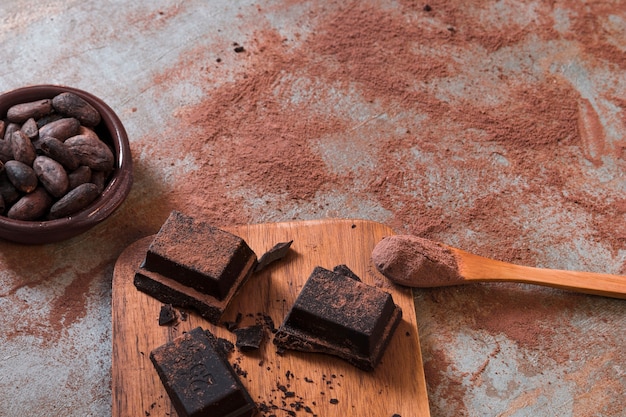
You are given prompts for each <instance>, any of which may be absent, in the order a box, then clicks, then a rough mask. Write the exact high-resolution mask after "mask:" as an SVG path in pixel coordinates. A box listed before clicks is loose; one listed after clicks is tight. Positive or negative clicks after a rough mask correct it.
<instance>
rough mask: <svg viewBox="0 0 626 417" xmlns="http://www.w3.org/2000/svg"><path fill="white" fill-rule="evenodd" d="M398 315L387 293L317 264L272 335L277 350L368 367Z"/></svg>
mask: <svg viewBox="0 0 626 417" xmlns="http://www.w3.org/2000/svg"><path fill="white" fill-rule="evenodd" d="M401 318H402V311H401V309H400V307H398V306H397V305H395V304H394V302H393V299H392V297H391V295H390V294H388V293H387V292H385V291H383V290H381V289H379V288H376V287H373V286H370V285H367V284H365V283H363V282H360V281H357V280H355V279H352V278H349V277H347V276H345V275H341V274H337V273H334V272H332V271H329V270H327V269H324V268H321V267H316V268H315V269H314V270H313V272H312V273H311V275H310V276H309V278H308V280H307V282H306V283H305V285H304V287H303V288H302V291H301V292H300V294H299V295H298V298H297V299H296V301H295V303H294V305H293V307H292V308H291V310H290V311H289V313H288V314H287V317H286V318H285V320H284V322H283V324H282V325H281V326H280V328H279V329H278V332H277V333H276V335H275V337H274V343H275V344H276V345H277V346H278V348H279V349H286V350H297V351H303V352H321V353H327V354H331V355H335V356H338V357H340V358H342V359H344V360H346V361H348V362H349V363H351V364H352V365H354V366H357V367H358V368H361V369H363V370H366V371H371V370H373V369H374V368H375V367H376V365H377V364H378V363H379V362H380V359H381V357H382V355H383V353H384V351H385V349H386V347H387V345H388V344H389V341H390V339H391V336H392V335H393V333H394V331H395V329H396V327H397V326H398V324H399V322H400V320H401Z"/></svg>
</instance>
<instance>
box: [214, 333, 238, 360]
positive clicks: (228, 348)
mask: <svg viewBox="0 0 626 417" xmlns="http://www.w3.org/2000/svg"><path fill="white" fill-rule="evenodd" d="M217 347H218V349H219V351H220V352H221V353H222V354H223V355H224V356H228V354H230V353H232V352H233V351H234V350H235V345H234V344H233V342H231V341H230V340H228V339H224V338H222V337H218V338H217Z"/></svg>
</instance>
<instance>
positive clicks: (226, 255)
mask: <svg viewBox="0 0 626 417" xmlns="http://www.w3.org/2000/svg"><path fill="white" fill-rule="evenodd" d="M252 257H255V258H256V255H255V254H254V252H253V251H252V249H250V247H248V245H247V244H246V242H245V241H244V240H243V239H242V238H240V237H239V236H235V235H233V234H232V233H229V232H226V231H224V230H221V229H218V228H216V227H213V226H211V225H210V224H208V223H206V222H202V221H198V220H195V219H194V218H193V217H189V216H186V215H184V214H182V213H180V212H177V211H173V212H172V213H171V214H170V216H169V218H168V219H167V220H166V221H165V223H164V224H163V225H162V226H161V229H160V230H159V233H157V235H156V237H155V238H154V240H153V241H152V243H151V244H150V247H149V248H148V252H147V253H146V259H145V262H144V264H143V267H144V268H145V269H147V270H149V271H153V272H158V273H160V274H162V275H165V276H167V277H168V278H171V279H173V280H175V281H178V282H180V283H181V284H183V285H186V286H188V287H191V288H194V289H196V290H198V291H200V292H201V293H203V294H208V295H211V296H213V297H215V298H217V299H218V300H223V299H224V298H225V297H226V296H227V295H228V293H229V291H230V289H231V288H232V286H233V284H234V282H235V281H236V280H237V278H238V277H239V275H240V274H241V271H242V270H243V268H244V267H245V265H246V263H247V261H248V260H249V259H250V258H252Z"/></svg>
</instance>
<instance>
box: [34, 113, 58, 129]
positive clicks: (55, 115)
mask: <svg viewBox="0 0 626 417" xmlns="http://www.w3.org/2000/svg"><path fill="white" fill-rule="evenodd" d="M59 119H63V115H62V114H59V113H52V114H49V115H47V116H44V117H42V118H40V119H37V127H39V128H41V127H42V126H44V125H47V124H48V123H52V122H54V121H56V120H59Z"/></svg>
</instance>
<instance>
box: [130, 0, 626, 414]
mask: <svg viewBox="0 0 626 417" xmlns="http://www.w3.org/2000/svg"><path fill="white" fill-rule="evenodd" d="M498 4H499V2H495V3H494V2H479V3H473V4H468V3H466V2H459V1H443V0H438V1H432V2H429V3H428V8H426V7H425V5H424V4H422V3H419V2H414V1H410V0H402V1H400V2H398V5H399V7H398V8H397V9H390V8H383V7H380V5H377V4H375V2H348V3H340V2H324V3H323V4H320V5H314V6H310V8H308V9H307V12H306V13H305V15H303V16H302V17H301V18H300V19H301V23H302V25H301V30H300V31H296V32H293V33H281V32H280V30H278V29H277V28H276V27H274V26H273V25H272V24H270V23H269V22H268V24H267V25H266V26H267V27H266V28H265V29H258V28H259V27H260V26H262V25H259V20H262V19H263V14H264V13H268V14H271V13H273V12H276V11H277V10H278V9H279V8H282V9H284V8H285V7H287V8H291V7H296V6H298V5H300V3H299V2H294V1H285V2H280V4H276V5H273V6H264V7H251V8H250V9H248V10H247V11H248V12H249V13H250V15H251V16H254V19H255V26H254V27H255V28H257V30H256V31H255V32H254V34H253V35H252V36H250V39H249V40H247V41H246V48H245V50H246V52H245V53H241V54H235V53H232V56H231V55H228V54H226V52H227V51H229V50H230V48H231V46H232V43H233V42H234V41H237V40H234V39H224V44H223V50H222V51H213V50H202V48H200V47H198V48H196V49H194V50H192V51H189V54H186V55H185V56H184V57H183V58H182V59H181V61H180V62H178V63H176V64H175V65H173V66H171V67H169V68H167V69H165V70H164V71H163V72H162V73H160V74H158V75H157V76H156V77H155V84H157V85H160V86H161V87H162V88H167V86H168V83H169V82H174V83H175V82H177V80H180V79H181V78H185V77H186V76H187V75H188V74H189V73H190V72H192V71H195V72H197V71H199V70H200V71H204V73H205V74H206V85H205V87H204V88H205V91H204V94H205V99H202V100H200V101H199V102H198V103H195V104H190V105H188V106H185V107H182V108H180V109H178V110H177V111H176V117H177V118H178V120H179V121H180V125H177V126H169V127H168V129H169V130H170V132H172V133H174V132H180V131H181V129H183V130H185V131H187V132H189V133H190V134H193V135H194V137H196V140H194V141H186V142H181V143H178V144H175V145H172V146H174V147H178V149H175V152H178V153H180V155H191V157H192V158H193V159H194V160H195V161H196V163H197V164H198V165H199V166H198V168H197V170H196V171H194V172H192V173H190V174H188V175H185V176H183V177H181V178H180V181H178V182H176V184H175V186H173V187H172V192H171V193H170V192H169V190H168V193H167V196H168V199H169V200H168V201H167V202H165V204H160V205H157V204H150V203H149V202H146V203H145V204H150V207H156V206H159V207H160V210H162V212H163V213H162V217H164V216H165V214H164V213H165V212H167V211H169V210H170V209H171V207H172V206H176V205H178V204H180V203H179V202H181V201H184V202H185V204H186V205H188V206H189V207H190V208H191V210H194V211H195V212H197V213H199V214H202V215H203V216H205V217H207V218H208V219H209V220H212V221H214V222H215V223H217V224H218V225H219V224H222V225H228V224H241V223H247V222H258V221H281V220H290V219H292V218H309V217H326V216H332V215H334V214H336V213H339V214H341V215H344V216H345V215H346V214H348V215H349V213H350V211H351V210H354V211H355V212H356V213H359V212H358V211H357V210H356V209H355V208H352V207H351V206H350V203H354V205H355V206H357V205H359V204H361V202H368V203H370V204H375V205H377V206H379V207H380V208H381V209H382V210H385V211H386V212H387V213H389V216H388V217H381V218H380V219H377V220H384V221H385V222H386V223H387V224H388V225H390V226H392V227H393V228H394V229H395V230H396V231H397V232H401V233H409V234H413V235H417V236H422V237H425V238H429V239H433V240H436V241H442V242H445V243H448V244H451V245H453V246H456V247H459V248H461V249H464V250H468V251H471V252H474V253H476V254H479V255H482V256H487V257H491V258H495V259H500V260H504V261H509V262H514V263H520V264H526V265H532V266H545V267H553V268H569V267H571V266H572V265H573V266H575V267H576V266H578V267H581V268H583V267H584V268H588V269H599V268H602V267H603V265H606V262H604V261H602V260H601V259H600V258H598V257H597V256H598V254H601V255H603V256H613V259H614V260H615V261H614V262H616V263H617V268H616V269H615V270H614V271H612V272H618V273H619V272H621V273H624V272H626V261H619V256H620V255H619V254H620V253H623V251H624V249H625V245H626V238H625V236H626V229H625V228H624V227H623V226H622V224H626V223H625V222H624V215H625V210H624V208H623V206H624V198H623V196H621V195H620V193H619V192H618V191H619V189H618V188H619V187H616V186H615V181H618V177H616V176H615V172H619V170H620V169H622V170H623V169H624V168H626V167H625V162H624V161H625V155H626V142H625V141H624V140H623V139H621V140H619V139H611V138H609V137H607V135H609V134H610V131H607V130H606V129H605V128H604V127H603V126H604V124H605V123H606V122H607V119H606V118H604V119H603V118H602V117H601V114H602V113H601V112H602V109H603V107H602V106H603V104H602V100H608V101H609V102H610V103H612V105H613V106H615V107H612V109H614V114H615V117H616V119H617V120H621V121H618V122H616V121H614V120H613V121H612V123H613V124H614V126H615V125H617V126H621V127H622V128H623V126H624V123H626V122H625V121H626V110H624V100H623V98H621V97H620V94H617V93H616V92H615V91H617V90H619V88H618V87H615V88H604V89H602V88H601V87H598V88H596V89H595V90H593V93H594V94H596V96H590V93H589V92H588V91H585V89H584V88H585V87H584V86H581V85H580V84H577V82H579V79H580V78H579V77H581V76H584V71H586V70H588V71H596V70H597V71H600V72H601V73H606V72H605V71H606V70H607V69H614V70H618V71H619V70H623V69H624V68H626V58H625V55H624V54H623V53H622V51H621V50H620V49H619V47H618V46H617V44H616V43H615V39H618V38H619V36H618V31H617V29H615V31H611V30H607V29H606V28H607V23H606V22H608V21H610V20H611V16H617V15H620V14H624V13H626V10H625V9H626V6H625V5H617V4H611V5H608V4H606V5H605V4H595V3H594V4H585V5H581V4H580V3H578V2H574V1H571V0H566V1H564V2H559V3H558V4H557V3H550V2H542V3H536V4H534V5H533V7H530V6H529V5H528V4H527V3H516V4H513V3H510V2H509V3H507V7H506V9H507V10H508V11H507V12H503V11H502V10H503V9H500V8H498ZM255 13H256V14H255ZM245 15H246V13H243V12H242V16H245ZM297 19H298V18H296V20H297ZM246 22H248V21H247V20H246V19H244V18H243V17H242V20H241V21H240V22H239V23H240V24H241V25H246V24H247V23H246ZM296 23H300V22H296ZM230 52H232V51H230ZM216 56H219V57H220V58H223V59H224V60H226V58H225V57H228V58H227V59H228V61H229V62H236V63H237V64H236V65H235V69H234V70H233V72H231V73H229V74H228V76H229V77H230V78H232V79H233V81H232V82H221V83H214V82H213V80H214V79H216V78H217V79H220V76H223V75H224V74H223V73H221V71H225V69H224V68H225V66H224V62H222V63H216V62H215V58H216ZM572 68H574V69H576V68H581V74H582V75H579V74H576V73H572V72H568V71H571V70H572ZM186 74H187V75H186ZM606 82H607V83H610V82H612V81H606ZM320 103H323V104H321V105H320ZM606 108H607V107H606V106H605V107H604V109H605V111H606ZM152 141H153V138H152V136H151V135H150V136H148V137H146V138H145V139H143V140H139V141H137V143H136V144H135V146H141V147H142V149H147V150H148V152H149V151H150V149H151V147H153V146H154V145H151V143H152ZM352 143H358V146H357V145H352ZM363 148H365V149H367V152H366V153H363V154H359V156H361V157H362V158H361V162H360V163H361V164H363V166H362V167H361V166H359V164H354V165H346V164H343V163H342V162H343V160H342V159H341V155H342V154H344V153H345V154H350V153H351V152H353V151H355V150H358V149H363ZM373 166H375V169H373V168H372V167H373ZM589 166H591V167H593V168H589ZM602 173H608V174H607V176H605V177H604V178H603V177H602V175H604V174H602ZM607 178H608V179H607ZM197 190H202V191H203V192H202V193H198V192H197ZM331 190H332V192H333V193H335V194H333V195H343V194H348V195H350V196H351V197H350V200H349V201H348V204H347V206H346V207H343V211H339V212H335V211H333V209H332V207H329V203H328V201H326V200H324V198H322V197H321V196H324V195H327V194H329V193H331ZM265 195H269V196H270V197H268V198H264V197H263V196H265ZM303 208H306V210H304V209H303ZM575 241H577V242H591V244H592V245H595V246H596V247H600V248H601V249H602V250H604V251H606V252H601V251H596V252H593V251H592V252H591V253H590V254H589V255H588V256H587V257H586V258H585V257H581V256H579V257H577V258H573V257H567V256H565V255H566V254H568V253H569V252H570V251H576V250H577V248H576V247H575V244H574V243H573V242H575ZM578 251H580V249H578ZM554 252H557V253H560V254H562V256H554V255H553V253H554ZM578 253H579V254H581V255H582V254H584V250H583V252H578ZM620 262H621V266H620ZM570 263H571V264H570ZM452 288H453V287H451V288H449V289H433V290H422V291H420V292H418V293H417V298H418V303H422V306H421V310H420V311H418V321H423V320H426V319H425V318H423V317H426V315H427V314H428V315H429V317H428V320H430V321H435V322H437V323H438V324H439V327H438V329H437V331H438V332H440V333H441V334H440V335H439V338H440V339H445V338H446V337H447V336H448V335H449V333H450V332H454V331H456V330H455V329H457V327H455V325H454V324H453V323H449V322H448V321H447V318H448V317H458V316H463V315H465V314H467V315H469V318H468V319H467V320H466V321H463V323H465V324H467V325H470V328H471V329H472V330H473V331H476V332H488V333H490V334H504V335H505V336H506V337H508V338H510V339H511V340H513V341H514V342H515V343H517V344H518V345H519V346H520V348H521V349H523V350H524V351H525V350H528V349H531V350H533V349H538V348H539V347H541V349H542V355H543V356H544V357H545V358H555V360H558V361H562V360H563V358H567V357H569V355H570V353H569V352H571V351H572V350H575V345H572V343H573V342H572V341H569V342H568V341H566V340H562V339H558V343H556V342H555V337H557V336H556V335H555V333H554V332H555V327H554V323H552V321H554V320H557V321H558V323H559V324H558V326H560V327H559V331H560V332H563V333H564V334H569V335H573V334H574V332H575V326H574V325H572V324H570V320H569V318H570V317H569V316H571V315H574V316H576V317H579V318H580V316H581V314H582V313H581V312H580V311H581V310H580V309H581V307H580V302H581V298H580V297H579V296H576V295H571V294H564V293H562V292H558V291H550V290H545V289H539V290H536V291H537V293H538V294H543V296H542V297H540V298H539V300H542V302H543V303H544V304H538V303H537V302H533V300H535V296H536V294H537V293H535V290H533V291H531V292H529V291H527V290H526V289H525V287H523V286H518V285H515V284H495V285H473V286H470V287H468V288H463V290H459V289H452ZM500 288H503V290H498V291H495V290H496V289H500ZM494 291H495V292H494ZM450 294H454V297H453V299H452V301H451V300H450V299H448V297H449V296H450ZM507 294H510V296H508V297H507ZM503 300H505V301H506V302H505V301H503ZM554 300H557V301H558V302H554ZM597 302H598V301H596V303H597ZM468 305H469V306H468ZM528 306H531V307H528ZM603 306H605V307H606V308H608V310H605V313H603V314H618V312H619V311H620V310H619V307H618V305H617V304H608V306H610V307H607V305H605V304H603ZM426 311H427V312H428V313H427V312H426ZM611 312H612V313H611ZM422 314H424V316H423V317H422ZM607 337H609V343H615V341H614V340H615V339H614V338H612V337H611V336H607ZM576 339H577V338H575V337H574V338H573V340H576ZM454 342H455V341H454V340H450V343H451V345H450V346H453V343H454ZM422 348H423V351H424V355H425V357H426V358H427V361H426V364H425V365H426V376H427V381H429V382H428V383H429V390H430V394H431V398H432V399H433V400H432V401H433V404H432V407H433V412H434V413H435V414H437V412H440V414H441V415H467V414H468V413H467V411H466V410H465V406H464V405H463V395H464V393H465V387H463V386H462V385H461V383H460V382H458V381H457V383H456V385H454V384H453V383H452V382H450V381H445V380H444V381H443V382H442V378H444V376H442V375H443V373H444V372H448V371H449V372H451V373H452V375H456V376H457V377H458V376H459V371H458V369H455V367H454V365H453V364H452V362H451V360H450V359H449V358H446V357H445V355H443V353H442V352H441V351H439V350H438V348H437V345H430V344H428V343H426V344H423V345H422ZM446 375H448V376H449V374H446ZM448 376H446V378H447V377H448ZM461 376H462V375H461ZM474 382H479V381H478V380H475V381H474ZM446 387H448V392H447V393H443V395H442V392H440V390H442V389H444V390H445V389H446ZM439 398H442V399H441V400H439ZM455 401H456V402H455ZM455 404H458V406H457V405H455ZM455 413H456V414H455Z"/></svg>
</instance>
